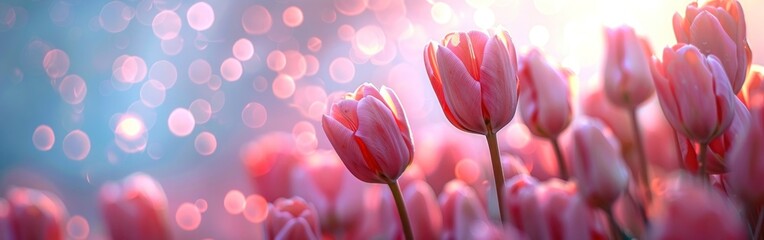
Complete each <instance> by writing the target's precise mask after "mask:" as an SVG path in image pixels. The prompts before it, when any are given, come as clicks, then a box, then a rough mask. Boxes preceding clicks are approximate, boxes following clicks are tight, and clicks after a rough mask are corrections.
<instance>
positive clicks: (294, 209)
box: [267, 197, 321, 240]
mask: <svg viewBox="0 0 764 240" xmlns="http://www.w3.org/2000/svg"><path fill="white" fill-rule="evenodd" d="M267 221H268V222H267V224H268V226H267V232H268V236H269V237H270V238H271V239H277V240H282V239H310V240H318V239H320V238H321V229H319V225H318V216H317V214H316V208H314V207H313V205H311V204H309V203H307V202H305V200H303V199H302V198H300V197H293V198H290V199H285V198H279V199H277V200H276V202H274V203H273V204H268V219H267Z"/></svg>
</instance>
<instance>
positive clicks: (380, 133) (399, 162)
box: [322, 83, 414, 239]
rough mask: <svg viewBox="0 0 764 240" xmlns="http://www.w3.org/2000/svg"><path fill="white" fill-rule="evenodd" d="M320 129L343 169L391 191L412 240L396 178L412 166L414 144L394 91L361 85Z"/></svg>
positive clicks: (336, 104) (328, 117)
mask: <svg viewBox="0 0 764 240" xmlns="http://www.w3.org/2000/svg"><path fill="white" fill-rule="evenodd" d="M322 126H323V128H324V132H325V133H326V136H327V138H329V142H331V144H332V146H333V147H334V149H335V150H336V151H337V155H339V157H340V159H341V160H342V162H343V163H345V167H347V168H348V170H350V173H352V174H353V175H354V176H355V177H357V178H358V179H360V180H361V181H364V182H368V183H383V184H387V185H388V186H389V187H390V190H391V191H392V192H393V196H394V197H395V202H396V204H397V206H398V212H399V214H400V218H401V221H402V224H403V229H404V232H405V234H406V238H407V239H411V238H412V235H413V234H412V232H411V227H410V225H411V224H409V218H408V215H407V214H406V206H405V204H404V202H403V196H402V194H401V190H400V186H399V184H398V178H399V177H400V176H401V174H403V171H404V170H406V167H408V166H409V165H410V164H411V160H412V158H413V156H414V143H413V142H412V137H411V130H409V123H408V120H407V119H406V114H405V112H404V110H403V106H402V105H401V103H400V101H398V97H397V96H396V95H395V92H393V90H392V89H389V88H387V87H382V89H381V90H377V88H376V87H374V86H373V85H371V84H368V83H366V84H362V85H361V86H359V87H358V89H356V91H355V93H353V94H348V95H347V96H346V97H345V99H343V100H340V101H339V102H336V103H334V104H333V105H332V108H331V111H329V114H328V115H324V117H323V119H322Z"/></svg>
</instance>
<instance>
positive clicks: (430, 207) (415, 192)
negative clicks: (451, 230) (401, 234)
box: [403, 181, 443, 239]
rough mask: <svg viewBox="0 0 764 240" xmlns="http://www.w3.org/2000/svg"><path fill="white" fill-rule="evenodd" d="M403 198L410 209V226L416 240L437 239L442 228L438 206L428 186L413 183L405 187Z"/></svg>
mask: <svg viewBox="0 0 764 240" xmlns="http://www.w3.org/2000/svg"><path fill="white" fill-rule="evenodd" d="M403 198H404V199H405V201H406V205H407V206H409V208H410V209H411V215H410V216H411V225H412V227H413V230H414V238H416V239H437V238H438V237H439V236H440V233H441V231H442V228H443V216H442V214H441V212H440V205H438V200H437V198H436V197H435V192H433V191H432V188H431V187H430V185H427V183H425V182H423V181H415V182H412V183H410V184H409V186H407V187H405V189H404V191H403Z"/></svg>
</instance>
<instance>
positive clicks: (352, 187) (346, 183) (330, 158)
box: [279, 151, 365, 233]
mask: <svg viewBox="0 0 764 240" xmlns="http://www.w3.org/2000/svg"><path fill="white" fill-rule="evenodd" d="M290 182H291V183H292V187H291V189H292V190H293V192H294V195H295V196H299V197H301V198H303V199H305V201H307V202H310V203H312V204H313V205H314V206H315V207H316V210H317V213H318V216H319V220H320V221H319V222H320V223H321V230H322V231H323V232H325V233H332V232H334V233H336V232H340V231H352V230H353V229H354V228H355V227H356V226H357V225H358V221H357V219H359V218H360V217H361V214H363V212H364V211H363V195H362V194H358V193H359V192H363V191H364V189H365V185H364V184H363V183H362V182H361V181H359V180H358V179H356V178H355V177H354V176H353V175H352V174H350V172H348V170H347V169H345V167H344V166H342V161H341V160H340V159H339V158H338V157H337V155H336V153H335V152H334V151H319V152H317V153H315V154H313V155H311V156H309V157H307V158H306V161H305V164H301V165H299V166H297V167H295V168H294V169H293V170H292V177H291V181H290ZM279 185H280V186H281V185H283V184H279Z"/></svg>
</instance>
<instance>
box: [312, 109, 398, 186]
mask: <svg viewBox="0 0 764 240" xmlns="http://www.w3.org/2000/svg"><path fill="white" fill-rule="evenodd" d="M321 120H322V121H321V123H322V124H321V125H322V126H323V128H324V132H325V133H326V137H327V138H329V142H330V143H331V144H332V147H334V149H335V150H336V151H337V155H339V156H340V159H341V160H342V162H343V163H344V164H345V167H347V168H348V170H349V171H350V173H352V174H353V176H355V177H357V178H358V179H360V180H361V181H364V182H368V183H384V181H382V180H381V179H380V178H379V177H378V176H377V175H376V174H375V173H374V172H372V171H371V168H369V166H368V165H367V164H366V160H365V159H364V156H363V154H362V153H361V149H360V147H359V146H358V143H356V140H355V135H353V134H354V133H353V131H351V130H350V129H348V128H347V127H345V126H343V125H342V124H341V123H340V122H338V121H337V120H335V119H334V118H331V117H329V116H326V115H324V117H323V118H322V119H321Z"/></svg>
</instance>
